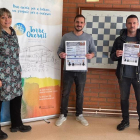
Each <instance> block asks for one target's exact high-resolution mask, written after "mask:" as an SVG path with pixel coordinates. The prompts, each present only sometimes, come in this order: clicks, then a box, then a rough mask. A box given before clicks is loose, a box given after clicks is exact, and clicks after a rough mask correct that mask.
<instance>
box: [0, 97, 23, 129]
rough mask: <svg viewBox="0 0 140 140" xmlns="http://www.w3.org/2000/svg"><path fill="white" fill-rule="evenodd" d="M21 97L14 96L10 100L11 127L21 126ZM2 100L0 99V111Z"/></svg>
mask: <svg viewBox="0 0 140 140" xmlns="http://www.w3.org/2000/svg"><path fill="white" fill-rule="evenodd" d="M21 98H22V96H18V97H15V98H14V99H12V100H10V116H11V127H19V126H21V125H22V124H23V123H22V120H21ZM1 106H2V101H0V111H1Z"/></svg>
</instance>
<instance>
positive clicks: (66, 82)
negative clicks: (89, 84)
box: [61, 71, 86, 117]
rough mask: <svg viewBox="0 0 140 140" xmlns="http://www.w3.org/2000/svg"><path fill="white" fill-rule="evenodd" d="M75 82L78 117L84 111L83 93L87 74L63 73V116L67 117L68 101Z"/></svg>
mask: <svg viewBox="0 0 140 140" xmlns="http://www.w3.org/2000/svg"><path fill="white" fill-rule="evenodd" d="M73 81H74V82H75V85H76V116H79V115H80V114H82V111H83V92H84V87H85V82H86V72H69V71H63V89H62V100H61V114H64V116H65V117H66V116H67V113H68V110H67V108H68V100H69V94H70V90H71V86H72V84H73Z"/></svg>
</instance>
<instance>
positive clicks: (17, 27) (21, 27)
mask: <svg viewBox="0 0 140 140" xmlns="http://www.w3.org/2000/svg"><path fill="white" fill-rule="evenodd" d="M13 28H14V29H15V31H16V34H17V35H23V34H24V33H25V31H26V28H25V26H24V25H23V24H22V23H16V24H15V25H14V27H13Z"/></svg>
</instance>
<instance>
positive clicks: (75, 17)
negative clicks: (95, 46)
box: [74, 15, 85, 21]
mask: <svg viewBox="0 0 140 140" xmlns="http://www.w3.org/2000/svg"><path fill="white" fill-rule="evenodd" d="M79 17H82V18H84V21H85V17H84V16H83V15H77V16H76V17H75V18H74V21H75V20H76V19H77V18H79Z"/></svg>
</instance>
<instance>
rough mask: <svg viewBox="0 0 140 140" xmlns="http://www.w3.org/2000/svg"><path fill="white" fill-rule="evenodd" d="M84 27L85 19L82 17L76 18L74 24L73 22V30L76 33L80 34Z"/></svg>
mask: <svg viewBox="0 0 140 140" xmlns="http://www.w3.org/2000/svg"><path fill="white" fill-rule="evenodd" d="M84 26H85V19H84V18H83V17H78V18H76V19H75V22H74V29H75V30H76V31H77V32H80V31H82V30H83V28H84Z"/></svg>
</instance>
